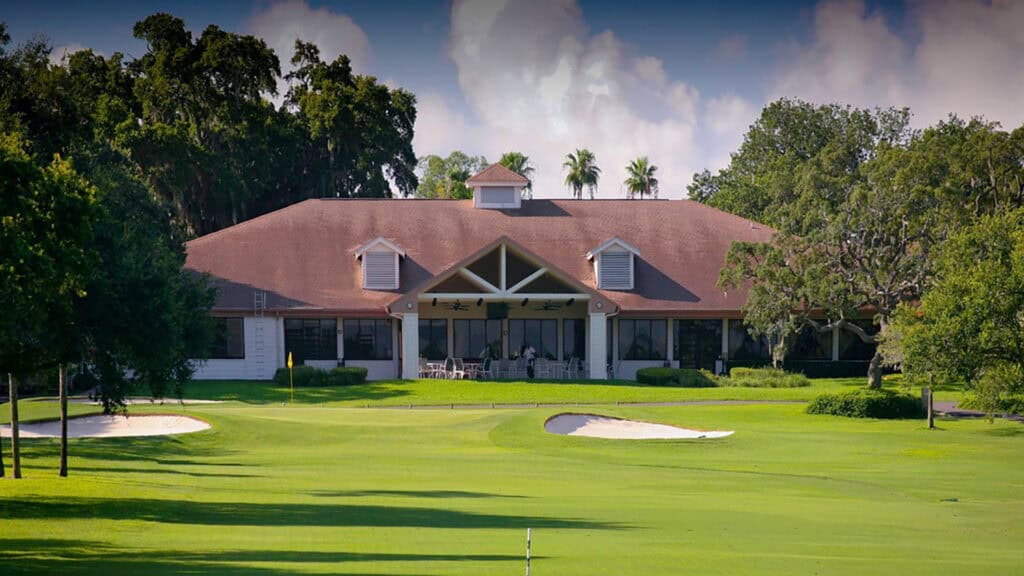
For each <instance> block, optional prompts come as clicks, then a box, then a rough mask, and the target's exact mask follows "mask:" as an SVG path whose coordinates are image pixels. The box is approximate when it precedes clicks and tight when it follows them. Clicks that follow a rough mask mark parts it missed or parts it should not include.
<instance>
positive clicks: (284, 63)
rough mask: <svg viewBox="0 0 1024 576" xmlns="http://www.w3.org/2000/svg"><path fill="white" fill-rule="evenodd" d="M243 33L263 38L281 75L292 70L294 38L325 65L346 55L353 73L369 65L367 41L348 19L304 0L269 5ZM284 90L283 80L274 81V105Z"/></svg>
mask: <svg viewBox="0 0 1024 576" xmlns="http://www.w3.org/2000/svg"><path fill="white" fill-rule="evenodd" d="M247 31H248V32H249V33H251V34H254V35H256V36H259V37H261V38H263V39H264V40H265V41H266V42H267V45H268V46H270V48H272V49H273V50H274V52H275V53H277V57H278V58H279V59H280V60H281V74H282V75H284V74H287V73H288V72H289V71H290V70H292V69H293V68H294V67H293V66H292V64H291V59H292V55H293V54H294V52H295V40H297V39H301V40H302V41H304V42H312V43H313V44H316V45H317V47H318V48H320V57H321V59H323V60H324V61H326V62H331V61H333V60H334V59H335V58H337V57H338V56H339V55H341V54H345V55H347V56H348V57H349V59H350V60H351V61H352V70H354V71H355V72H357V73H366V72H367V71H368V69H369V66H370V64H371V56H372V53H371V50H370V41H369V39H368V38H367V37H366V33H365V32H363V29H362V28H360V27H359V25H358V24H356V23H355V22H354V21H353V20H352V18H350V17H348V16H347V15H345V14H337V13H335V12H331V11H330V10H329V9H327V8H318V9H316V10H314V9H312V8H310V6H309V4H308V3H307V2H306V1H305V0H289V1H286V2H279V3H276V4H271V5H270V6H268V7H267V8H265V9H264V10H262V11H260V12H257V13H256V14H254V15H253V16H252V18H250V19H249V21H248V23H247ZM287 89H288V87H287V83H285V82H284V80H281V81H279V82H278V92H279V94H278V97H277V101H278V102H280V101H281V99H282V98H283V96H284V93H285V91H287Z"/></svg>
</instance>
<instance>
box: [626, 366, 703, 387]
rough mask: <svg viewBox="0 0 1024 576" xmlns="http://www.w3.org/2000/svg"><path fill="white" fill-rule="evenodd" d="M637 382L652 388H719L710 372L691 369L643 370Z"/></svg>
mask: <svg viewBox="0 0 1024 576" xmlns="http://www.w3.org/2000/svg"><path fill="white" fill-rule="evenodd" d="M636 381H637V382H639V383H641V384H648V385H650V386H679V387H682V388H710V387H714V386H717V384H715V378H714V376H712V375H711V373H710V372H707V371H704V370H693V369H691V368H660V367H654V368H641V369H639V370H637V371H636Z"/></svg>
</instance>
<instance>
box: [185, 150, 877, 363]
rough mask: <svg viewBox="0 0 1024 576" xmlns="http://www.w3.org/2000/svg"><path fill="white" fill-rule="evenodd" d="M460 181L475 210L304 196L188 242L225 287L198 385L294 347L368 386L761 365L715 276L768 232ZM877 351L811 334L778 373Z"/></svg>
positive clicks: (507, 178)
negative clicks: (528, 196)
mask: <svg viewBox="0 0 1024 576" xmlns="http://www.w3.org/2000/svg"><path fill="white" fill-rule="evenodd" d="M467 184H468V185H469V186H470V187H471V188H472V189H473V199H472V200H410V199H405V200H399V199H394V200H392V199H315V200H307V201H304V202H300V203H298V204H294V205H292V206H289V207H287V208H283V209H281V210H277V211H275V212H271V213H269V214H265V215H263V216H260V217H258V218H254V219H252V220H249V221H246V222H243V223H241V224H238V225H236V226H232V227H230V228H226V229H223V230H220V231H218V232H214V233H212V234H209V235H206V236H203V237H200V238H197V239H195V240H192V241H191V242H189V243H188V244H187V253H188V258H187V261H186V268H188V269H190V270H193V271H196V272H200V273H206V274H208V275H209V277H210V279H211V281H212V282H213V284H214V285H215V286H216V287H217V288H218V289H219V295H218V298H217V301H216V303H215V305H214V308H213V314H214V315H215V317H216V322H217V341H216V343H215V346H214V349H213V351H212V354H211V357H210V359H209V360H206V361H204V362H202V363H200V364H199V365H198V369H197V373H196V378H197V379H270V378H272V377H273V375H274V372H275V371H276V370H277V369H278V368H281V367H283V366H285V362H286V358H287V355H288V353H289V352H290V353H292V355H293V357H294V360H295V362H296V364H307V365H313V366H319V367H323V368H329V367H335V366H340V365H345V366H363V367H366V368H367V369H368V371H369V372H368V374H369V378H370V379H390V378H416V377H418V375H419V374H422V369H423V366H424V363H425V362H439V361H443V360H445V359H447V358H452V359H454V358H459V359H463V360H464V361H465V362H474V361H480V360H481V359H483V358H485V357H491V358H494V359H500V360H502V361H505V360H507V359H516V358H519V357H520V356H522V355H523V354H524V353H526V354H528V355H529V354H533V355H535V356H536V358H537V359H538V360H545V361H547V362H549V363H551V364H552V365H557V366H559V367H566V366H569V365H572V369H571V370H568V369H567V370H566V371H559V372H558V373H557V374H555V373H552V377H558V376H559V375H569V374H571V375H572V377H576V378H595V379H603V378H624V379H633V378H635V375H636V371H637V369H639V368H642V367H646V366H665V365H669V366H674V367H683V368H686V367H693V368H707V369H709V370H714V369H715V368H716V365H718V366H723V365H724V366H735V365H763V364H766V363H767V362H768V360H769V348H768V345H767V343H766V342H765V341H764V340H763V339H755V338H753V337H751V335H750V334H749V333H748V332H747V329H746V327H745V326H744V324H743V321H742V312H741V309H742V307H743V304H744V301H745V299H746V292H745V291H744V290H734V291H723V290H722V289H721V288H719V287H718V286H717V285H716V283H717V280H718V275H719V270H720V268H721V267H722V263H723V261H724V258H725V255H726V252H727V251H728V249H729V246H730V244H731V243H732V242H734V241H755V242H767V241H769V240H770V239H771V236H772V233H773V231H772V230H771V229H770V228H768V227H766V226H763V225H761V224H758V223H756V222H752V221H750V220H746V219H744V218H740V217H738V216H734V215H732V214H728V213H725V212H721V211H719V210H716V209H714V208H711V207H708V206H705V205H703V204H700V203H697V202H693V201H690V200H547V199H544V200H523V199H522V195H521V192H522V189H523V187H525V185H526V184H527V181H526V179H525V178H523V177H522V176H519V175H518V174H516V173H514V172H512V171H510V170H508V169H506V168H504V167H502V166H500V165H497V164H495V165H492V166H489V167H487V168H486V169H484V170H483V171H482V172H480V173H479V174H477V175H475V176H473V177H472V178H471V179H469V180H468V182H467ZM863 326H864V327H865V328H868V327H869V326H870V322H867V323H865V324H863ZM872 352H873V350H872V349H871V346H869V345H867V344H864V343H863V342H861V340H860V339H859V338H857V336H856V335H854V334H853V333H852V332H848V331H846V330H835V331H833V332H825V333H818V332H816V331H813V330H808V331H806V332H805V333H802V334H800V336H799V337H798V338H797V340H796V342H795V344H794V345H792V346H791V347H790V354H789V356H788V357H787V363H791V364H792V366H794V367H796V368H797V369H802V370H804V371H805V372H808V373H815V374H827V373H831V374H835V373H842V372H847V371H849V372H851V373H855V374H858V375H859V374H863V373H864V372H865V371H866V362H867V360H868V359H870V357H871V354H872ZM495 363H497V362H495ZM488 364H490V363H488Z"/></svg>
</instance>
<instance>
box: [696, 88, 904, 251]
mask: <svg viewBox="0 0 1024 576" xmlns="http://www.w3.org/2000/svg"><path fill="white" fill-rule="evenodd" d="M909 121H910V112H909V110H907V109H892V108H890V109H882V110H860V109H855V108H851V107H849V106H840V105H838V104H829V105H824V106H815V105H813V104H809V103H807V102H802V101H798V100H786V99H782V100H777V101H775V102H772V103H771V104H769V105H768V106H766V107H765V108H764V109H763V110H762V111H761V115H760V116H759V117H758V119H757V121H756V122H755V123H754V124H753V126H751V127H750V130H749V131H748V132H747V134H746V135H745V136H744V139H743V143H742V144H741V145H740V148H739V150H737V151H736V152H734V153H733V154H732V158H731V161H730V163H729V165H728V166H727V167H726V168H724V169H722V170H721V171H719V172H718V174H715V175H712V174H711V173H710V172H708V171H704V172H701V173H698V174H696V175H695V176H694V181H693V183H692V184H691V185H690V186H688V190H689V193H690V197H691V198H693V199H695V200H697V201H700V202H704V203H706V204H708V205H710V206H714V207H715V208H719V209H721V210H724V211H726V212H731V213H733V214H737V215H739V216H743V217H744V218H750V219H751V220H754V221H756V222H761V223H763V224H767V225H769V226H773V227H775V228H777V229H779V230H781V231H784V232H789V233H801V232H803V230H804V229H805V228H810V229H813V228H816V227H817V226H818V222H817V221H816V217H817V214H819V213H820V212H822V211H824V212H833V211H835V209H836V207H837V206H839V205H840V204H841V203H842V202H843V200H844V199H845V197H846V195H847V194H849V193H850V191H851V190H852V186H851V184H852V183H853V182H854V181H857V180H858V179H859V178H860V177H861V176H860V175H859V170H860V167H861V165H862V164H863V163H864V162H867V161H868V160H870V159H872V158H873V157H874V155H875V153H876V151H877V150H878V149H879V145H880V144H882V143H888V144H889V145H890V146H894V147H899V146H903V145H905V144H906V143H907V142H908V141H909V140H910V137H911V136H912V135H913V132H912V131H911V129H910V124H909ZM826 169H827V172H823V170H826ZM815 174H819V175H820V176H821V177H822V178H819V179H815ZM823 184H828V186H825V187H822V186H821V185H823Z"/></svg>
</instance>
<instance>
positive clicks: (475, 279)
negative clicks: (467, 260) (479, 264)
mask: <svg viewBox="0 0 1024 576" xmlns="http://www.w3.org/2000/svg"><path fill="white" fill-rule="evenodd" d="M459 273H460V274H462V275H463V276H464V277H465V278H466V279H467V280H469V281H470V282H472V283H474V284H476V285H477V286H479V287H480V288H483V289H484V290H487V291H488V292H501V289H500V288H498V287H497V286H495V285H494V284H491V283H490V282H488V281H487V280H484V279H483V278H481V277H480V276H477V275H476V274H475V273H473V271H472V270H470V269H469V268H465V267H463V268H459Z"/></svg>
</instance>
